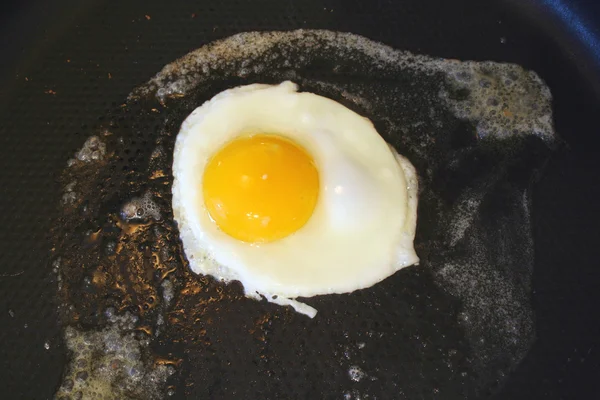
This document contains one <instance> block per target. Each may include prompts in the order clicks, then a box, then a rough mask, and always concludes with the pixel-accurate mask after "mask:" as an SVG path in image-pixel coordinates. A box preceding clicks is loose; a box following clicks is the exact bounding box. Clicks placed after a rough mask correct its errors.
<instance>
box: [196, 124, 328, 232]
mask: <svg viewBox="0 0 600 400" xmlns="http://www.w3.org/2000/svg"><path fill="white" fill-rule="evenodd" d="M202 190H203V197H204V204H205V206H206V208H207V210H208V212H209V214H210V216H211V218H212V219H213V220H214V222H215V223H216V224H217V226H218V227H219V228H220V229H221V230H222V231H223V232H225V233H227V234H228V235H230V236H232V237H234V238H236V239H238V240H242V241H244V242H251V243H265V242H272V241H275V240H278V239H282V238H284V237H286V236H288V235H291V234H292V233H294V232H296V231H297V230H298V229H300V228H301V227H302V226H303V225H304V224H305V223H306V222H307V221H308V219H309V218H310V217H311V215H312V213H313V210H314V208H315V205H316V203H317V199H318V196H319V173H318V171H317V168H316V166H315V163H314V160H313V159H312V157H311V156H310V155H309V154H308V153H307V152H306V151H305V150H304V149H303V148H301V147H300V146H298V145H297V144H295V143H294V142H292V141H290V140H288V139H286V138H283V137H281V136H276V135H266V134H258V135H252V136H245V137H241V138H238V139H235V140H233V141H231V142H229V143H227V144H226V145H225V146H223V147H222V148H221V149H219V151H218V152H217V153H216V154H215V155H214V156H213V158H212V159H211V160H210V161H209V162H208V164H207V166H206V168H205V170H204V177H203V187H202Z"/></svg>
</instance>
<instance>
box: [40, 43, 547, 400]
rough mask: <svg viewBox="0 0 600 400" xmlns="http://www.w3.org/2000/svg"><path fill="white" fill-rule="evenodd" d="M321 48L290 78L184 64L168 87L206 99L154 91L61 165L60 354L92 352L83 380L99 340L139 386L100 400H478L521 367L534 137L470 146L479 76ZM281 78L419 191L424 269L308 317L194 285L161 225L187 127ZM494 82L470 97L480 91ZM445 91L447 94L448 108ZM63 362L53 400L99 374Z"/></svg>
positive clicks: (330, 299)
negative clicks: (401, 169) (404, 168)
mask: <svg viewBox="0 0 600 400" xmlns="http://www.w3.org/2000/svg"><path fill="white" fill-rule="evenodd" d="M263 44H264V43H263ZM246 45H247V46H252V44H251V43H247V44H246ZM373 45H374V46H376V45H377V44H373ZM326 50H327V51H324V49H319V51H315V52H313V53H306V54H303V56H304V57H305V58H304V59H303V61H302V65H300V66H298V67H297V68H296V67H295V65H294V58H293V57H292V56H293V55H294V53H293V52H289V53H286V54H284V55H282V54H279V53H277V51H278V47H277V46H275V47H273V48H271V49H267V50H264V52H266V54H267V56H265V58H264V59H263V60H262V61H261V59H252V60H251V61H250V62H248V63H246V64H240V63H237V62H233V63H228V62H227V60H225V59H219V58H215V61H214V62H213V61H211V64H210V69H209V70H206V71H204V70H202V69H194V68H195V67H194V64H189V63H188V64H182V63H181V62H180V63H179V64H177V65H173V66H171V69H170V70H169V71H170V75H169V76H168V79H167V83H168V85H171V86H172V85H173V82H179V81H180V80H178V79H179V78H181V79H184V78H185V77H186V76H187V77H188V80H187V81H186V80H185V79H184V81H185V82H188V83H190V82H191V83H193V82H201V84H198V85H196V86H194V85H191V86H189V87H185V88H183V87H178V88H179V89H181V91H180V92H176V91H168V90H163V91H160V89H161V87H160V84H161V83H160V82H161V80H160V77H157V78H155V79H154V80H153V81H151V83H150V85H148V86H145V87H143V88H142V89H140V90H137V91H136V92H135V95H134V96H131V97H130V98H129V99H128V100H127V102H126V103H124V104H123V105H122V106H119V107H117V108H116V109H115V110H114V112H112V113H110V115H108V116H106V117H105V118H104V120H105V121H109V122H107V123H106V124H105V126H103V127H102V129H99V130H98V132H97V133H96V134H95V135H94V137H95V139H93V141H92V142H90V143H88V144H86V146H87V150H90V151H87V150H86V151H85V152H82V151H76V152H74V157H73V159H71V160H70V161H69V162H68V165H67V166H66V168H65V171H64V173H63V175H62V176H61V178H60V179H61V183H62V184H63V187H64V190H63V201H62V203H61V205H60V207H61V210H62V216H61V218H60V220H58V221H57V223H56V228H55V229H54V231H53V233H52V236H53V238H54V257H55V259H54V260H55V261H54V264H55V270H56V273H57V274H58V282H59V291H58V294H59V299H60V302H61V307H60V315H61V318H62V323H63V324H64V325H65V326H66V327H67V328H66V339H65V340H66V341H67V344H69V343H75V342H76V341H75V340H74V339H73V338H74V337H75V338H81V340H83V338H85V337H89V338H92V339H93V341H94V343H97V345H98V346H99V347H98V348H99V350H98V351H99V352H98V354H97V355H96V356H95V357H96V358H93V357H92V358H89V357H88V358H86V357H87V356H86V357H83V358H85V359H86V360H87V361H86V363H87V364H86V365H93V366H95V368H96V370H97V371H96V373H98V371H100V370H101V368H102V365H101V364H102V363H100V362H98V360H104V359H107V360H108V358H106V357H112V358H110V360H113V359H114V358H115V357H116V358H119V356H118V354H117V353H115V352H114V351H113V350H111V349H112V347H106V344H102V343H105V342H102V340H103V339H102V338H104V337H105V336H106V334H108V333H110V334H111V335H112V336H111V337H113V338H115V337H117V338H120V339H119V340H120V342H119V340H117V342H119V343H122V344H124V345H126V347H127V346H128V348H132V349H138V350H136V351H137V352H138V353H139V357H137V358H136V357H134V358H133V359H129V361H127V362H128V363H129V364H127V365H130V366H135V367H136V368H137V369H139V370H140V371H139V374H136V373H134V374H133V375H131V374H129V375H128V374H126V373H125V372H126V371H125V370H122V371H124V372H122V373H120V374H119V375H118V376H117V378H118V379H117V378H115V380H114V382H117V383H115V385H117V386H118V387H117V386H115V387H113V389H114V390H112V391H111V388H110V387H109V388H108V389H107V390H106V391H105V392H103V393H104V394H105V395H106V397H104V398H152V397H151V396H150V395H149V394H148V392H144V391H141V392H140V391H137V392H136V391H133V390H128V389H127V388H130V387H132V386H128V385H130V383H131V382H129V383H128V381H127V379H130V378H131V379H132V376H133V378H135V379H138V378H139V376H149V377H150V376H154V377H156V378H155V380H157V382H158V384H157V385H154V386H151V387H150V386H148V387H147V388H146V389H144V390H147V391H153V392H156V393H158V394H153V396H157V397H158V398H164V397H167V396H170V397H173V398H185V397H198V398H214V399H226V398H258V397H260V398H265V399H267V398H268V399H275V398H348V399H352V398H400V399H402V398H406V399H412V398H421V397H422V398H435V397H440V398H453V397H460V398H464V397H476V396H479V395H481V394H482V393H487V391H489V390H494V389H495V388H497V387H498V385H501V383H502V382H503V381H504V378H505V376H506V375H507V374H508V373H509V372H510V371H511V370H513V369H514V368H515V366H516V365H517V364H518V362H519V360H520V359H521V358H522V357H523V356H524V354H525V353H526V352H527V349H528V348H529V345H530V344H531V340H532V338H533V336H534V327H533V318H532V312H531V307H530V304H529V294H530V279H531V268H532V265H533V260H532V257H533V255H532V253H531V249H532V243H531V235H530V232H529V214H528V210H529V199H528V186H529V184H530V182H531V176H532V172H533V171H535V170H536V169H537V168H538V167H539V166H540V165H541V164H542V161H543V160H544V159H545V157H546V156H547V154H548V152H549V149H548V146H547V143H548V141H547V137H546V139H544V140H546V142H545V143H544V141H543V140H541V139H540V135H537V136H535V135H525V134H522V133H523V132H521V133H520V134H518V135H517V134H515V135H507V136H506V137H496V136H494V135H489V134H488V135H482V134H481V132H482V130H481V129H482V128H481V124H480V123H479V122H480V121H474V120H471V117H469V118H464V119H461V118H458V117H457V115H456V108H457V107H459V106H457V103H456V102H459V101H461V100H460V99H459V98H457V97H456V96H458V94H456V90H457V87H458V88H459V89H460V87H461V85H464V82H467V81H469V79H474V76H472V75H468V74H466V72H469V71H471V72H472V71H473V70H477V71H478V70H479V69H478V68H476V67H477V66H473V64H469V66H468V68H462V69H461V71H463V70H464V71H463V74H462V75H460V76H456V77H455V78H456V79H455V80H454V81H452V82H450V81H449V79H448V77H447V76H446V75H445V72H444V71H443V70H442V69H438V70H435V71H434V70H431V69H430V70H428V71H427V72H426V73H425V72H423V70H420V69H418V68H417V69H415V68H408V67H407V66H406V65H405V66H404V67H398V70H396V71H395V72H394V73H393V74H392V73H389V71H388V70H386V69H385V68H384V67H385V63H383V64H381V63H379V61H381V60H378V59H377V57H376V56H374V55H373V54H378V53H376V52H375V53H373V54H372V53H368V54H365V53H364V52H358V51H356V49H352V48H347V49H345V50H343V49H342V47H339V46H338V47H328V48H327V49H326ZM342 50H343V51H342ZM388 50H390V51H391V49H389V48H385V47H384V48H383V50H382V51H388ZM220 51H224V50H223V49H222V48H220ZM286 51H287V50H286ZM207 54H210V51H208V53H207ZM224 54H225V53H224ZM227 54H229V53H227ZM230 55H231V54H230ZM231 56H232V55H231ZM380 56H381V57H382V58H385V57H384V56H385V54H384V53H382V54H381V55H380ZM344 59H352V60H354V61H353V62H352V63H351V65H350V64H345V63H343V62H342V61H343V60H344ZM419 59H420V58H419ZM219 60H220V61H219ZM385 62H389V59H388V58H385ZM382 65H383V67H382ZM409 66H410V65H409ZM184 67H185V68H184ZM511 68H512V67H511ZM167 69H168V68H167ZM511 71H512V69H511ZM492 72H493V71H492ZM517 72H519V74H520V75H519V74H516V75H514V76H513V78H514V79H519V76H527V75H526V74H524V73H523V72H522V71H521V70H518V71H517ZM165 79H166V78H165ZM284 79H293V80H294V81H296V82H297V83H298V84H300V88H301V90H305V91H311V92H314V93H317V94H321V95H325V96H327V97H330V98H333V99H335V100H336V101H339V102H341V103H342V104H345V105H346V106H348V107H350V108H351V109H353V110H355V111H357V112H359V113H360V114H362V115H365V116H367V117H369V118H370V119H371V120H372V121H373V122H374V124H375V126H376V128H377V129H378V131H379V132H380V133H381V135H382V136H383V137H384V138H385V139H386V140H387V141H388V142H389V143H391V144H392V145H393V146H394V147H395V148H396V149H397V150H398V152H400V153H401V154H403V155H405V156H407V157H408V158H409V159H410V161H411V162H412V163H413V164H414V165H415V167H416V169H417V171H418V173H419V179H420V187H421V192H420V201H419V214H418V227H417V237H416V241H415V245H416V249H417V253H418V254H419V256H420V258H421V260H422V261H421V264H420V265H419V266H413V267H410V268H407V269H404V270H401V271H399V272H398V273H396V274H395V275H393V276H391V277H389V278H388V279H386V280H384V281H383V282H381V283H379V284H377V285H375V286H373V287H371V288H368V289H364V290H360V291H357V292H354V293H350V294H343V295H328V296H317V297H314V298H311V300H310V301H311V305H312V306H314V307H315V308H317V309H318V310H319V314H318V315H317V316H316V317H315V318H314V319H309V318H307V317H305V316H303V315H301V314H297V313H295V312H294V311H293V310H292V309H291V308H289V307H281V306H277V305H274V304H271V303H268V302H266V301H262V302H259V301H255V300H251V299H247V298H246V297H244V294H243V288H242V286H241V285H240V284H239V283H237V282H233V283H231V284H223V283H222V282H217V281H215V280H214V279H213V278H211V277H207V276H197V275H195V274H193V273H191V272H190V270H189V268H188V265H187V261H186V259H185V255H184V253H183V250H182V246H181V243H180V240H179V234H178V230H177V226H176V224H175V223H174V221H173V215H172V210H171V183H172V175H171V163H172V152H173V147H174V142H175V138H176V135H177V132H178V130H179V126H180V124H181V122H182V121H183V120H184V119H185V117H186V116H187V115H188V114H189V113H190V112H191V111H193V109H194V108H196V107H198V106H200V105H201V104H202V103H203V102H204V101H206V100H208V99H210V98H211V97H212V96H214V95H215V94H217V93H218V92H220V91H222V90H224V89H227V88H230V87H233V86H236V85H241V84H248V83H253V82H261V83H279V82H281V81H282V80H284ZM489 79H491V78H489ZM494 79H495V80H494ZM494 79H492V80H490V82H487V81H486V82H481V83H478V84H480V85H481V87H482V88H483V89H485V90H486V91H489V90H491V89H490V88H493V87H494V85H499V83H498V79H496V78H494ZM457 80H460V82H462V83H460V84H457V83H456V82H457ZM492 81H493V82H492ZM492 83H493V84H492ZM512 84H514V83H512V82H511V85H512ZM168 85H167V86H168ZM457 85H458V86H457ZM171 86H169V87H171ZM171 89H172V87H171ZM184 89H185V90H184ZM159 91H160V93H159ZM440 93H454V94H455V96H453V97H452V99H451V101H452V104H450V105H449V103H448V101H449V100H448V98H447V97H444V96H440ZM486 93H487V92H486ZM158 94H160V96H158V97H157V96H155V95H158ZM463 96H466V97H465V98H464V99H463V101H466V100H467V99H468V93H466V92H465V93H463ZM469 101H472V99H469ZM530 103H531V102H530ZM494 104H495V103H494ZM494 104H492V105H489V104H488V105H484V106H482V107H487V106H489V107H496V106H498V104H496V105H494ZM528 104H529V103H528ZM459 108H460V107H459ZM470 115H472V114H470ZM487 132H489V131H487ZM85 149H86V147H85V146H84V150H85ZM80 154H86V155H88V156H89V157H87V156H86V157H84V159H82V157H79V155H80ZM316 256H318V255H316ZM107 310H109V312H108V313H107ZM115 335H116V336H115ZM77 340H79V339H77ZM103 346H104V347H103ZM68 347H69V351H70V358H71V361H70V363H69V366H68V367H67V369H66V371H65V378H64V380H63V382H62V385H61V392H60V395H61V396H66V397H67V398H69V397H70V398H76V397H75V396H77V395H75V394H73V393H74V392H72V391H71V392H69V391H66V390H65V389H72V388H75V387H76V388H77V392H78V393H82V392H81V391H82V390H85V388H86V386H85V382H95V381H96V380H95V379H96V376H95V375H94V371H95V370H94V368H87V369H86V368H83V367H81V368H78V367H77V364H76V363H77V362H78V361H77V360H78V359H80V358H82V354H80V353H78V349H77V347H76V346H70V345H69V346H68ZM134 353H135V351H134ZM138 353H136V354H138ZM86 354H87V353H86ZM103 354H104V355H103ZM134 356H135V354H134ZM117 364H118V363H117ZM117 364H115V365H117ZM123 365H125V364H123ZM161 365H169V366H170V367H169V368H170V369H168V370H167V369H162V368H158V367H159V366H161ZM120 366H121V364H119V365H118V367H119V368H120ZM157 368H158V369H157ZM116 369H118V368H116ZM119 371H121V370H120V369H119ZM357 371H360V373H358V372H357ZM83 372H86V373H87V374H88V375H87V376H85V379H83V378H84V374H83ZM129 372H131V371H129ZM134 372H135V371H134ZM78 374H79V375H78ZM111 376H112V375H111ZM358 377H360V379H359V378H358ZM78 379H79V380H78ZM111 382H112V381H111ZM71 383H73V386H72V387H71ZM390 394H393V395H390ZM111 396H112V397H111Z"/></svg>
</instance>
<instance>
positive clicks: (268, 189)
mask: <svg viewBox="0 0 600 400" xmlns="http://www.w3.org/2000/svg"><path fill="white" fill-rule="evenodd" d="M173 177H174V181H173V187H172V192H173V200H172V201H173V213H174V218H175V221H176V222H177V224H178V227H179V231H180V236H181V240H182V243H183V248H184V251H185V254H186V256H187V259H188V261H189V264H190V268H191V269H192V270H193V271H194V272H195V273H198V274H207V275H212V276H214V277H215V278H217V279H220V280H223V281H226V282H229V281H232V280H238V281H240V282H241V283H242V285H243V286H244V291H245V294H246V295H247V296H249V297H254V298H257V299H260V298H261V297H264V298H266V299H267V300H269V301H271V302H274V303H277V304H281V305H291V306H292V307H294V309H296V311H299V312H301V313H304V314H306V315H308V316H310V317H314V315H315V314H316V310H315V309H314V308H312V307H310V306H308V305H306V304H303V303H301V302H299V301H297V300H295V299H296V298H297V297H311V296H315V295H323V294H332V293H347V292H352V291H354V290H357V289H362V288H367V287H370V286H372V285H374V284H376V283H377V282H379V281H381V280H383V279H385V278H387V277H388V276H390V275H392V274H393V273H394V272H396V271H398V270H399V269H401V268H404V267H407V266H409V265H412V264H415V263H417V262H418V261H419V259H418V257H417V255H416V253H415V251H414V247H413V240H414V235H415V226H416V217H417V215H416V214H417V176H416V173H415V170H414V168H413V166H412V165H411V163H410V162H409V161H408V160H407V159H406V158H404V157H403V156H401V155H399V154H398V153H397V152H396V151H395V150H394V149H393V148H392V147H391V146H389V145H388V144H387V143H386V142H385V141H384V140H383V138H382V137H381V136H380V135H379V134H378V133H377V131H376V130H375V128H374V126H373V124H372V123H371V121H370V120H368V119H367V118H365V117H362V116H360V115H359V114H357V113H355V112H354V111H352V110H350V109H348V108H347V107H345V106H343V105H341V104H340V103H337V102H336V101H333V100H331V99H328V98H325V97H322V96H318V95H316V94H313V93H307V92H298V87H297V85H295V84H294V83H292V82H283V83H281V84H279V85H264V84H252V85H248V86H241V87H237V88H233V89H229V90H225V91H224V92H221V93H219V94H218V95H216V96H215V97H213V98H212V99H211V100H209V101H207V102H206V103H204V104H203V105H202V106H200V107H198V108H197V109H195V110H194V111H193V112H192V113H191V114H190V115H189V116H188V117H187V118H186V119H185V121H184V122H183V123H182V125H181V129H180V131H179V134H178V136H177V140H176V144H175V150H174V159H173Z"/></svg>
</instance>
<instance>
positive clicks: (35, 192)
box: [0, 0, 600, 399]
mask: <svg viewBox="0 0 600 400" xmlns="http://www.w3.org/2000/svg"><path fill="white" fill-rule="evenodd" d="M2 7H3V8H4V9H3V15H2V24H1V29H2V31H3V32H2V35H1V40H2V45H3V53H4V56H3V58H4V61H3V63H2V70H1V71H0V72H1V73H2V76H1V78H2V81H3V84H2V108H1V111H0V112H1V113H2V114H1V115H2V119H1V120H2V124H1V126H0V140H1V146H0V152H1V156H0V159H1V160H2V165H3V168H2V169H1V172H0V174H1V177H2V196H1V197H0V210H2V213H1V216H0V222H1V223H0V227H1V229H0V232H1V233H0V234H1V236H0V238H1V240H0V246H2V247H1V251H0V260H1V262H0V273H1V274H2V275H1V276H0V304H1V305H2V306H1V308H0V326H1V327H2V329H1V335H2V336H1V340H0V343H1V345H0V348H1V351H2V353H1V357H0V371H1V372H0V382H1V385H2V387H1V389H2V390H1V393H2V398H10V399H13V398H14V399H17V398H24V399H44V398H51V397H52V396H53V394H54V392H55V391H56V388H57V387H58V385H59V383H60V377H61V374H62V371H63V367H64V365H65V362H66V354H65V353H66V352H65V348H64V344H63V343H62V340H61V337H62V335H61V332H60V328H59V326H58V324H57V320H58V319H57V315H56V306H57V304H56V300H55V292H56V282H55V281H54V280H53V278H52V277H51V274H50V269H51V266H50V260H49V256H48V254H49V252H50V248H49V247H50V245H49V241H48V232H49V231H50V229H51V224H52V221H53V217H54V216H55V214H56V204H57V201H58V199H59V197H60V186H59V184H58V183H57V181H56V176H57V175H58V174H59V173H60V171H61V170H62V169H63V168H64V165H65V160H67V159H68V158H69V157H70V156H71V155H72V154H73V151H74V150H75V149H77V148H78V147H80V146H81V145H82V143H83V142H84V141H85V139H86V138H87V137H88V136H89V135H90V134H91V133H92V132H93V131H94V129H96V128H97V127H98V126H100V125H101V123H102V121H101V120H99V119H98V117H99V116H102V115H105V114H106V113H107V112H108V111H109V110H110V109H112V108H114V107H115V106H117V105H118V104H119V102H120V101H122V100H123V99H125V98H126V96H127V94H128V93H129V92H130V91H131V89H132V88H133V87H134V86H136V85H138V84H140V83H142V82H145V81H146V80H147V79H148V78H149V77H151V76H152V75H153V74H154V73H156V72H157V71H158V70H160V68H161V67H162V66H163V65H165V64H166V63H168V62H170V61H172V60H174V59H176V58H177V57H180V56H182V55H184V54H186V53H187V52H189V51H191V50H193V49H195V48H197V47H199V46H201V45H203V44H205V43H208V42H210V41H213V40H215V39H218V38H223V37H226V36H229V35H231V34H234V33H237V32H241V31H252V30H289V29H296V28H324V29H330V30H336V31H348V32H353V33H357V34H360V35H363V36H366V37H368V38H370V39H373V40H376V41H380V42H383V43H386V44H389V45H391V46H393V47H395V48H399V49H405V50H409V51H412V52H415V53H423V54H429V55H434V56H439V57H447V58H457V59H474V60H497V61H503V62H514V63H517V64H520V65H522V66H524V67H525V68H527V69H531V70H534V71H536V72H537V73H538V74H539V75H540V76H541V77H542V78H543V79H544V80H545V81H546V83H547V84H548V86H549V87H550V88H551V90H552V93H553V97H554V103H553V106H554V112H555V114H554V115H555V124H556V129H557V132H558V133H559V134H560V135H561V137H562V138H563V139H564V144H563V145H562V146H561V147H560V148H559V149H558V150H557V151H556V152H555V153H554V154H553V156H552V157H551V158H550V160H549V161H548V164H547V166H546V168H545V170H544V174H543V176H542V177H541V178H540V179H539V180H538V181H537V183H536V184H535V185H534V187H533V193H532V198H533V210H532V219H533V221H532V224H533V236H534V241H535V269H534V275H533V289H534V290H533V298H532V301H533V307H534V311H535V322H536V330H537V333H536V335H537V338H536V341H535V343H534V345H533V347H532V349H531V350H530V352H529V353H528V355H527V356H526V357H525V359H524V360H523V361H522V363H521V364H520V365H519V367H518V368H517V369H516V370H515V371H514V372H513V373H512V374H511V376H510V377H509V379H508V380H507V382H506V383H505V384H504V385H503V386H502V387H501V388H500V389H498V390H495V391H494V392H493V393H479V394H478V397H482V398H486V397H493V398H497V399H504V398H506V399H538V398H539V399H562V398H564V399H571V398H573V399H575V398H577V399H579V398H581V399H592V398H599V396H600V389H599V388H598V385H597V382H596V380H597V377H598V376H599V374H600V347H599V344H600V343H599V338H600V319H599V318H598V311H597V309H596V305H597V304H598V302H599V301H600V291H599V290H598V289H600V268H598V265H599V264H598V260H599V259H600V257H599V256H600V251H599V250H598V249H599V247H598V243H600V230H598V229H597V222H599V221H600V202H598V201H597V199H598V196H599V195H600V190H599V189H598V186H597V182H599V179H598V178H599V177H600V158H598V157H597V156H596V153H597V152H596V146H598V145H599V144H600V139H599V137H598V128H597V118H596V117H597V115H599V112H600V45H599V43H600V36H598V29H597V23H598V21H599V20H600V9H599V5H598V4H597V3H594V2H593V1H588V2H585V1H567V0H562V1H561V0H543V1H542V0H539V1H490V2H485V3H484V2H481V1H475V0H461V1H452V2H449V1H436V0H425V1H412V0H399V1H384V0H378V1H372V2H367V1H336V0H320V1H302V2H300V1H291V0H290V1H267V0H260V1H242V0H223V1H219V2H208V1H206V2H197V3H195V4H193V3H183V2H181V3H179V2H158V1H133V2H127V3H123V4H117V3H109V2H103V1H99V0H98V1H77V2H75V1H63V2H54V3H52V4H50V3H42V2H29V3H27V2H23V3H17V2H13V3H5V4H4V5H3V6H2ZM109 74H110V77H109ZM290 379H291V378H290ZM228 390H229V391H228V392H227V393H228V395H227V396H224V398H236V396H235V393H236V390H235V388H228ZM316 390H317V391H316V392H315V393H318V385H317V389H316ZM228 396H229V397H228ZM265 396H266V397H268V394H266V395H265ZM340 396H341V395H340ZM289 397H294V395H293V393H290V394H289ZM317 397H319V396H318V395H317ZM385 398H390V399H392V398H395V394H394V393H388V394H387V396H385ZM431 398H436V397H435V395H434V394H432V395H431Z"/></svg>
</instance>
